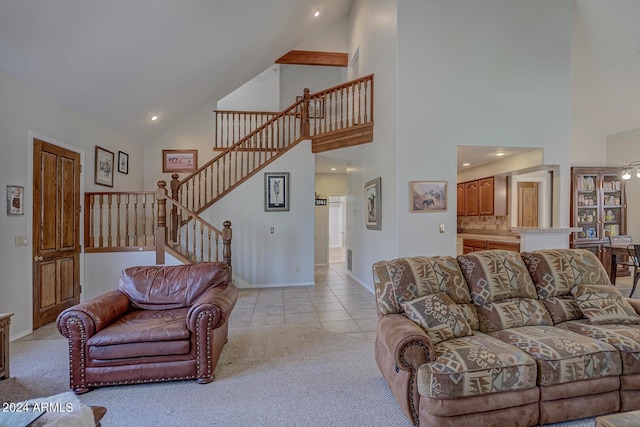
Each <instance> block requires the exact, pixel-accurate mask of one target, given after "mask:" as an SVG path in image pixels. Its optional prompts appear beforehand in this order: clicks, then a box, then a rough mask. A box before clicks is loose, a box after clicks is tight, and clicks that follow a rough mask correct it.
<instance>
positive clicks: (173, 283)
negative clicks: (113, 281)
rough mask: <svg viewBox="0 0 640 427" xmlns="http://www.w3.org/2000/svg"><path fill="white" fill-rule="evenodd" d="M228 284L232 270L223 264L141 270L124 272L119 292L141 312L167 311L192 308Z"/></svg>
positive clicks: (143, 268) (212, 263)
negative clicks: (210, 291)
mask: <svg viewBox="0 0 640 427" xmlns="http://www.w3.org/2000/svg"><path fill="white" fill-rule="evenodd" d="M229 280H230V273H229V266H228V265H227V264H225V263H222V262H202V263H198V264H191V265H174V266H163V265H158V266H156V265H153V266H140V267H129V268H126V269H124V270H123V271H122V273H121V274H120V282H119V284H118V289H119V290H120V291H121V292H122V293H124V294H126V295H127V296H128V297H129V299H130V300H131V303H132V304H133V305H134V306H136V307H138V308H142V309H145V310H166V309H173V308H182V307H189V306H191V305H193V303H194V302H195V301H196V299H197V298H198V297H199V296H200V295H201V294H202V293H203V292H204V291H205V290H207V289H209V288H210V287H212V286H218V285H224V284H227V283H229Z"/></svg>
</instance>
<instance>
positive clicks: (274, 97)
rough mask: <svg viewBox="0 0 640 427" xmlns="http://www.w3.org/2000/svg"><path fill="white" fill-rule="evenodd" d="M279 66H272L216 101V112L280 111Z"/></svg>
mask: <svg viewBox="0 0 640 427" xmlns="http://www.w3.org/2000/svg"><path fill="white" fill-rule="evenodd" d="M279 88H280V65H278V64H274V65H272V66H270V67H269V68H267V69H266V70H264V71H263V72H262V73H260V74H258V75H257V76H255V77H254V78H253V79H251V80H249V81H248V82H247V83H245V84H243V85H242V86H240V87H239V88H237V89H236V90H234V91H233V92H231V93H230V94H229V95H227V96H225V97H224V98H222V99H221V100H220V101H218V105H217V108H216V109H217V110H229V111H280V108H279V91H280V89H279Z"/></svg>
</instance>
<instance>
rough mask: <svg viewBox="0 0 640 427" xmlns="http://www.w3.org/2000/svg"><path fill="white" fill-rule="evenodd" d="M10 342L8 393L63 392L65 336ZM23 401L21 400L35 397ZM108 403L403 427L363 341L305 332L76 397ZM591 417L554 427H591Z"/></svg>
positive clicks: (186, 417) (259, 420)
mask: <svg viewBox="0 0 640 427" xmlns="http://www.w3.org/2000/svg"><path fill="white" fill-rule="evenodd" d="M53 337H54V339H46V340H31V341H29V340H27V341H23V340H18V341H15V342H13V343H11V344H12V348H11V351H12V354H11V362H12V366H11V369H12V374H13V377H14V378H12V379H11V380H10V381H11V383H7V385H6V387H3V383H4V382H6V381H3V382H0V397H3V396H4V395H5V393H8V392H9V391H7V390H10V391H11V393H16V396H18V395H19V394H20V393H25V394H26V393H31V394H33V395H36V396H48V395H53V394H58V393H62V392H65V391H68V363H67V352H68V350H67V342H66V341H65V340H64V339H62V337H60V338H57V337H55V335H54V336H53ZM33 395H29V396H26V397H27V398H32V397H34V396H33ZM79 398H80V400H81V401H82V402H83V403H84V404H86V405H99V406H105V407H106V408H107V410H108V412H107V414H106V416H105V418H104V419H103V420H102V425H103V426H105V427H112V426H132V425H135V426H158V425H162V426H185V425H189V426H225V427H227V426H278V427H280V426H282V427H287V426H292V427H293V426H296V427H297V426H305V427H306V426H381V427H389V426H398V427H405V426H406V427H409V426H411V423H409V421H408V420H407V419H406V418H405V416H404V415H403V414H402V412H401V411H400V408H399V406H398V404H397V402H396V401H395V398H394V397H393V395H392V393H391V391H390V390H389V387H388V385H387V384H386V382H385V381H384V379H382V376H381V374H380V371H379V370H378V367H377V365H376V363H375V360H374V357H373V344H372V343H371V342H369V341H367V340H364V339H360V338H354V337H350V336H347V335H344V334H339V333H333V332H329V331H325V330H321V329H317V328H305V327H303V326H273V327H264V328H260V329H256V328H251V329H249V328H234V329H231V331H230V334H229V342H228V343H227V345H226V346H225V349H224V350H223V352H222V355H221V359H220V361H219V364H218V367H217V369H216V378H215V380H214V381H213V382H212V383H209V384H204V385H200V384H196V383H195V382H194V381H178V382H166V383H156V384H143V385H132V386H119V387H103V388H98V389H95V390H93V391H91V392H89V393H87V394H83V395H81V396H79ZM593 425H594V420H593V419H585V420H577V421H571V422H566V423H559V424H556V425H554V427H593Z"/></svg>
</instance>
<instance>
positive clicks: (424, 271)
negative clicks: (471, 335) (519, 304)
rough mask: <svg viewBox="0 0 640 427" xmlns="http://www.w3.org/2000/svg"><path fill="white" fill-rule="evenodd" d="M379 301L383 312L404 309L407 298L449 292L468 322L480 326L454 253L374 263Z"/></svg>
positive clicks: (377, 299) (401, 311) (396, 311)
mask: <svg viewBox="0 0 640 427" xmlns="http://www.w3.org/2000/svg"><path fill="white" fill-rule="evenodd" d="M372 269H373V282H374V287H375V291H376V303H377V307H378V311H379V312H380V313H381V314H392V313H403V312H404V309H403V307H402V305H401V304H402V303H403V302H408V301H412V300H415V299H417V298H421V297H424V296H427V295H431V294H435V293H438V292H445V293H446V294H447V296H449V298H451V300H452V301H453V302H455V303H456V304H460V305H461V307H460V308H461V310H462V311H463V313H464V316H465V318H466V319H467V322H469V324H470V325H471V327H472V328H474V329H478V318H477V315H476V312H475V308H474V307H473V304H471V294H470V293H469V288H468V286H467V283H466V282H465V280H464V276H463V275H462V271H460V267H459V265H458V263H457V262H456V259H455V258H454V257H451V256H433V257H424V256H421V257H405V258H398V259H394V260H391V261H379V262H376V263H375V264H373V268H372Z"/></svg>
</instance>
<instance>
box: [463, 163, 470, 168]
mask: <svg viewBox="0 0 640 427" xmlns="http://www.w3.org/2000/svg"><path fill="white" fill-rule="evenodd" d="M470 165H471V163H463V164H462V166H465V167H467V166H470Z"/></svg>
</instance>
